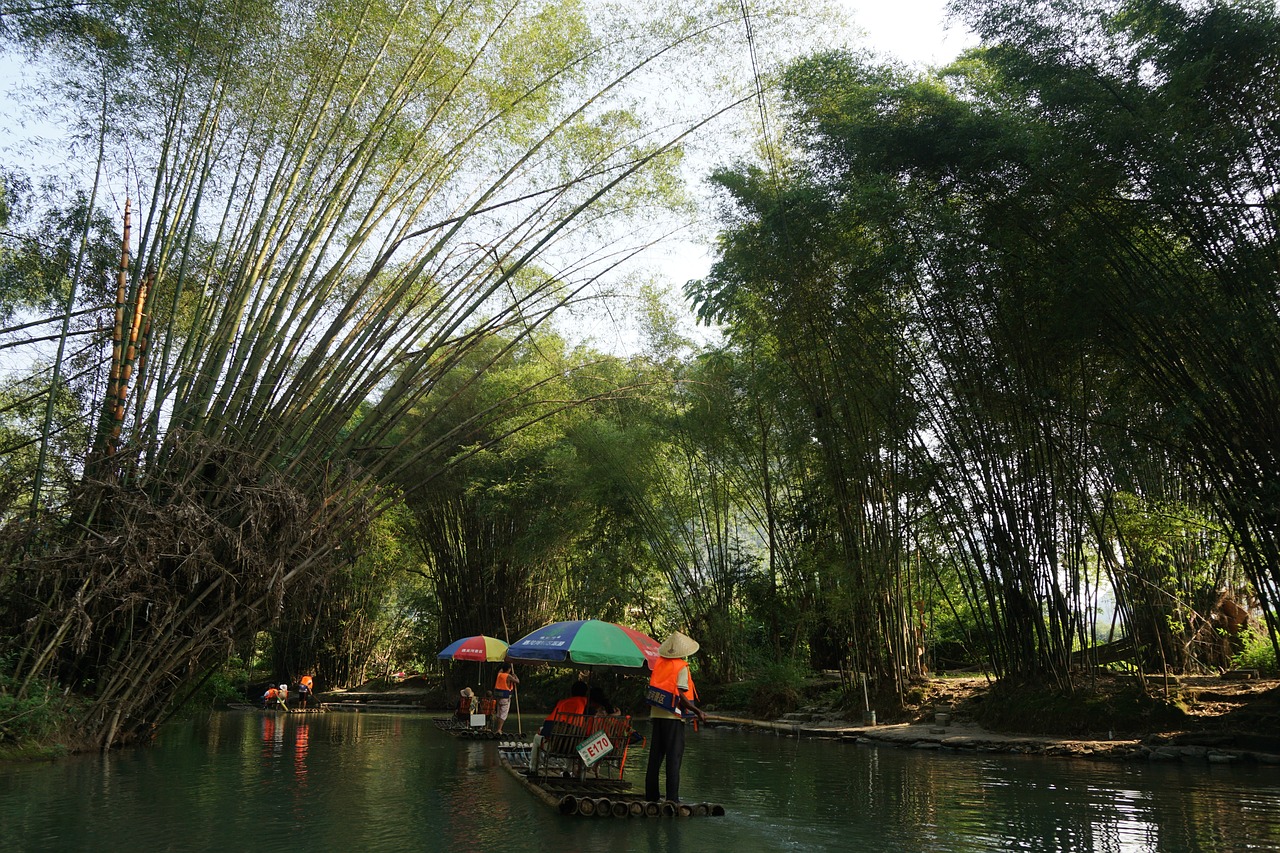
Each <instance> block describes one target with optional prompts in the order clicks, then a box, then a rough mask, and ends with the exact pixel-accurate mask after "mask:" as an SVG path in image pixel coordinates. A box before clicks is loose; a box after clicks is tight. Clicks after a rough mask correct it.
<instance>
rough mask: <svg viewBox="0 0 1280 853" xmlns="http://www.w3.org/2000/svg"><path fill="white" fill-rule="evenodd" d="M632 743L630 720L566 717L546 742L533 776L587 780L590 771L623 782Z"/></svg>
mask: <svg viewBox="0 0 1280 853" xmlns="http://www.w3.org/2000/svg"><path fill="white" fill-rule="evenodd" d="M601 735H603V736H604V738H607V740H604V739H602V738H601V737H600V736H601ZM630 740H631V718H630V717H605V716H598V715H588V714H562V715H561V716H560V718H558V719H557V720H555V721H554V722H553V723H552V724H551V733H550V734H549V735H547V736H546V737H544V738H543V739H542V745H541V746H540V747H539V748H538V755H537V760H536V762H535V765H534V766H533V767H530V768H529V775H530V776H561V777H564V776H568V777H571V778H574V779H585V778H586V776H587V772H588V770H590V772H591V774H592V775H593V776H595V777H597V778H601V779H621V778H622V771H623V770H624V769H625V768H626V764H627V749H628V747H629V745H630Z"/></svg>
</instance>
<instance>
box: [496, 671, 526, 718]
mask: <svg viewBox="0 0 1280 853" xmlns="http://www.w3.org/2000/svg"><path fill="white" fill-rule="evenodd" d="M519 683H520V679H518V678H516V674H515V673H514V672H512V670H511V664H509V663H503V664H502V665H501V666H499V667H498V678H497V680H496V681H494V683H493V695H494V696H496V697H497V699H498V706H497V707H496V708H495V709H494V713H493V715H494V718H495V719H496V720H497V724H496V725H495V726H494V727H493V730H494V731H495V732H497V733H498V734H502V726H503V724H505V723H506V722H507V714H508V713H510V711H511V697H512V696H513V695H514V694H515V692H516V685H517V684H519Z"/></svg>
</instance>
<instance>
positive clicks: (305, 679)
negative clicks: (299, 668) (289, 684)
mask: <svg viewBox="0 0 1280 853" xmlns="http://www.w3.org/2000/svg"><path fill="white" fill-rule="evenodd" d="M298 683H299V684H301V685H302V686H303V687H305V688H307V690H310V689H311V685H312V684H313V683H314V682H312V680H311V676H309V675H304V676H302V678H300V679H298Z"/></svg>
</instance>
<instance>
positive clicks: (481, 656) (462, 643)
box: [436, 634, 507, 661]
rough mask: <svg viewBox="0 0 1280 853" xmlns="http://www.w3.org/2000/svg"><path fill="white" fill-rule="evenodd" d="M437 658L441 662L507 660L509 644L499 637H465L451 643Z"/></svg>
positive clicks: (482, 635)
mask: <svg viewBox="0 0 1280 853" xmlns="http://www.w3.org/2000/svg"><path fill="white" fill-rule="evenodd" d="M436 657H438V658H439V659H440V660H474V661H500V660H506V657H507V644H506V643H504V642H503V641H502V640H499V639H498V638H497V637H486V636H485V635H484V634H477V635H476V636H474V637H463V638H462V639H461V640H456V641H454V642H452V643H450V644H449V645H447V646H445V648H444V650H443V651H442V652H440V654H438V655H436Z"/></svg>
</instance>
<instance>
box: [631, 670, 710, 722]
mask: <svg viewBox="0 0 1280 853" xmlns="http://www.w3.org/2000/svg"><path fill="white" fill-rule="evenodd" d="M688 668H689V663H688V661H686V660H684V659H683V658H658V661H657V663H655V664H654V665H653V675H652V676H650V678H649V689H648V691H646V692H645V695H644V699H645V701H646V702H648V703H649V704H650V705H653V706H654V707H655V708H661V709H662V710H664V711H670V712H671V713H673V714H676V715H677V716H680V715H681V711H680V702H679V700H678V697H679V696H680V690H679V688H678V687H677V686H676V684H677V682H678V681H679V679H680V671H681V670H686V669H688ZM688 678H689V690H688V691H687V696H686V698H688V699H690V700H693V699H696V698H697V696H698V691H697V689H695V688H694V686H693V673H689V676H688Z"/></svg>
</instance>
